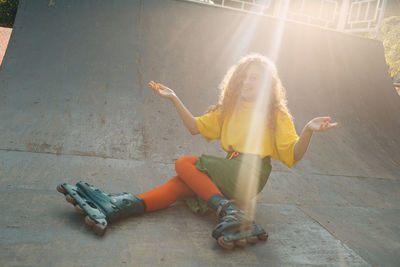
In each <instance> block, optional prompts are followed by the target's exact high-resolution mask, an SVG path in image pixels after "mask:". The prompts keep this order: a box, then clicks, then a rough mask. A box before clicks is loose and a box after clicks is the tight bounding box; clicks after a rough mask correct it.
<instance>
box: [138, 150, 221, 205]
mask: <svg viewBox="0 0 400 267" xmlns="http://www.w3.org/2000/svg"><path fill="white" fill-rule="evenodd" d="M197 158H198V157H195V156H185V157H182V158H179V159H178V160H177V161H176V162H175V170H176V173H177V174H178V176H175V177H174V178H172V179H171V180H169V181H168V182H167V183H166V184H164V185H162V186H160V187H157V188H154V189H153V190H150V191H149V192H146V193H143V194H141V195H138V197H140V198H142V199H143V201H144V203H145V204H146V211H154V210H159V209H163V208H166V207H168V206H169V205H171V204H172V203H174V202H175V201H177V200H178V199H180V198H184V197H192V196H195V195H199V196H200V197H201V198H202V199H204V200H205V201H207V200H208V199H210V197H211V196H213V195H215V194H219V195H221V196H222V193H221V192H220V191H219V189H218V188H217V187H216V186H215V184H214V183H213V182H212V181H211V179H210V178H209V177H208V176H207V175H206V174H205V173H203V172H201V171H199V170H198V169H197V168H196V161H197Z"/></svg>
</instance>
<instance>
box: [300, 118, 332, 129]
mask: <svg viewBox="0 0 400 267" xmlns="http://www.w3.org/2000/svg"><path fill="white" fill-rule="evenodd" d="M330 121H331V117H318V118H314V119H312V120H311V121H310V122H309V123H307V128H308V129H309V130H311V131H313V132H322V131H326V130H329V129H332V128H334V127H336V126H338V123H337V122H335V123H330Z"/></svg>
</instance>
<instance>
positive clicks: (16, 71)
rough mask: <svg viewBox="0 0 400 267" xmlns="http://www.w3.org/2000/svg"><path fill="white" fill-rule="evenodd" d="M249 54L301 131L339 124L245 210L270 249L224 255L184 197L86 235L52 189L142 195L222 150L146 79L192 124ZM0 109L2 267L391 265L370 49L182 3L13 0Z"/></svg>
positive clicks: (381, 93) (374, 53)
mask: <svg viewBox="0 0 400 267" xmlns="http://www.w3.org/2000/svg"><path fill="white" fill-rule="evenodd" d="M251 51H255V52H259V53H263V54H266V55H268V56H269V57H271V58H273V59H274V60H275V61H276V62H277V67H278V70H279V74H280V76H281V79H282V82H283V84H284V86H285V87H286V90H287V93H288V106H289V108H290V110H291V112H292V114H293V116H294V123H295V127H296V130H297V133H298V134H300V133H301V130H302V127H303V126H304V125H305V124H306V123H307V122H308V121H309V120H310V119H312V118H313V117H316V116H322V115H329V116H332V118H333V120H334V121H338V122H339V123H340V125H339V127H338V128H336V129H333V130H331V131H329V132H326V133H316V134H315V135H314V136H313V140H312V143H311V146H310V147H309V150H308V152H307V154H306V155H305V157H304V158H303V159H302V161H300V162H299V163H298V164H297V165H296V166H294V167H293V168H290V169H289V168H287V167H286V166H284V165H282V164H281V163H279V162H277V161H273V171H272V174H271V177H270V178H269V180H268V183H267V186H266V188H264V190H263V191H262V192H261V193H260V195H259V196H258V197H257V213H256V222H257V223H258V224H260V225H262V226H263V227H264V229H266V231H267V232H268V233H269V240H268V242H259V243H258V244H256V245H249V246H246V247H245V248H235V249H233V250H232V251H225V250H224V249H222V248H220V247H219V246H218V245H217V243H216V242H215V240H214V239H213V238H212V237H211V230H212V228H213V227H214V226H215V224H216V220H215V218H214V216H213V215H212V214H208V215H206V216H199V215H195V214H193V213H191V212H190V211H189V210H188V209H187V208H186V206H185V205H184V203H183V202H177V203H175V204H174V205H172V206H170V207H168V208H167V209H164V210H162V211H158V212H152V213H147V214H144V215H141V216H138V217H132V218H127V219H124V220H122V221H119V222H117V223H114V224H111V225H110V226H109V228H108V229H107V232H106V234H105V236H104V237H98V236H96V235H95V234H94V233H93V232H92V231H91V229H90V228H89V227H88V226H86V225H85V224H84V220H83V219H84V217H83V215H81V214H78V213H76V212H75V210H74V208H73V207H72V205H70V204H68V203H67V202H66V201H65V198H64V197H63V196H62V195H61V194H59V193H58V192H57V191H56V186H57V185H58V184H60V183H62V182H67V183H70V184H75V183H76V182H78V181H80V180H83V181H87V182H88V183H90V184H93V185H95V186H96V187H99V188H101V189H102V190H105V191H106V192H109V193H121V192H131V193H134V194H139V193H142V192H145V191H147V190H150V189H152V188H154V187H156V186H159V185H161V184H163V183H165V182H166V181H168V179H170V178H171V177H173V176H174V175H175V171H174V161H175V160H176V159H177V158H179V157H181V156H184V155H200V154H202V153H206V154H212V155H218V156H225V154H224V152H223V151H222V150H221V149H220V146H219V142H216V141H212V142H210V143H207V142H206V141H205V140H204V139H202V137H201V136H198V135H197V136H192V135H190V134H189V133H188V131H187V130H186V129H185V127H184V125H183V124H182V122H181V121H180V119H179V117H178V114H177V112H176V111H175V109H174V107H173V105H172V104H171V103H169V102H168V101H166V100H163V99H160V98H159V97H158V96H156V95H155V93H154V92H153V91H152V90H151V89H150V88H148V86H147V83H148V82H149V81H150V80H156V81H159V82H162V83H164V84H166V85H168V86H169V87H171V88H173V89H174V90H175V91H176V93H177V94H178V96H180V98H181V100H182V101H183V102H184V103H185V105H186V106H187V107H188V108H189V109H190V110H191V111H192V113H193V114H194V115H195V116H199V115H201V114H203V113H204V111H205V110H206V109H207V107H208V106H209V105H212V104H214V103H215V102H216V101H217V96H218V90H217V87H218V84H219V82H220V81H221V79H222V77H223V75H224V73H225V72H226V70H227V69H228V67H229V66H231V65H232V64H233V63H235V62H236V61H237V60H238V59H239V58H240V57H241V56H243V55H245V54H247V53H249V52H251ZM0 101H1V102H0V154H1V157H0V158H1V160H0V210H1V215H2V216H1V217H0V265H1V266H158V265H166V266H398V265H399V264H400V226H399V222H400V208H399V207H400V194H399V191H400V152H399V150H400V116H399V111H400V98H399V96H398V95H397V93H396V91H395V90H394V88H393V85H392V83H391V80H390V77H389V75H388V74H387V71H386V65H385V61H384V54H383V47H382V45H381V44H380V43H379V42H376V41H373V40H367V39H363V38H359V37H355V36H350V35H347V34H343V33H338V32H333V31H327V30H322V29H319V28H314V27H310V26H305V25H299V24H295V23H289V22H288V23H286V24H282V23H281V22H280V21H277V20H274V19H271V18H266V17H259V16H254V15H247V14H245V13H241V12H237V11H234V10H224V9H221V8H217V7H213V6H205V5H200V4H196V3H190V2H186V1H172V0H168V1H154V0H146V1H132V0H130V1H128V0H126V1H123V0H121V1H105V0H104V1H103V0H102V1H99V0H97V1H94V0H87V1H67V0H65V1H61V0H60V1H58V0H55V1H54V0H51V1H48V0H38V1H28V0H20V4H19V8H18V13H17V17H16V21H15V24H14V28H13V32H12V35H11V39H10V43H9V46H8V48H7V52H6V55H5V57H4V59H3V65H2V69H1V72H0Z"/></svg>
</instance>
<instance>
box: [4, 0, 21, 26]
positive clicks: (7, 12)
mask: <svg viewBox="0 0 400 267" xmlns="http://www.w3.org/2000/svg"><path fill="white" fill-rule="evenodd" d="M17 8H18V0H0V26H1V27H9V28H12V26H13V25H14V20H15V15H16V14H17Z"/></svg>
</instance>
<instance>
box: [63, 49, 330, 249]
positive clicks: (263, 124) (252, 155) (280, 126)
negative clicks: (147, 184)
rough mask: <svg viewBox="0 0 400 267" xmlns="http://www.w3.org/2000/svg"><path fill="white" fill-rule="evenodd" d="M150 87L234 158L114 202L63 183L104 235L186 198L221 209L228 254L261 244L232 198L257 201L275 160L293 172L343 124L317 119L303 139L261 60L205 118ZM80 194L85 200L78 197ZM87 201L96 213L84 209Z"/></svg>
mask: <svg viewBox="0 0 400 267" xmlns="http://www.w3.org/2000/svg"><path fill="white" fill-rule="evenodd" d="M149 86H150V87H151V88H152V89H153V90H154V91H156V92H157V93H158V95H159V96H160V97H162V98H165V99H168V100H170V101H171V102H172V103H173V104H174V106H175V108H176V110H177V111H178V113H179V116H180V118H181V119H182V121H183V123H184V125H185V126H186V128H187V129H188V130H189V132H190V133H191V134H193V135H196V134H201V135H202V136H203V137H204V138H205V139H206V140H207V141H210V140H212V139H220V140H221V145H222V148H223V149H224V150H225V151H226V152H227V156H226V157H225V158H220V157H215V156H211V155H201V156H200V157H197V156H185V157H182V158H180V159H178V160H177V161H176V164H175V169H176V173H177V176H175V177H173V178H172V179H170V180H169V181H168V182H167V183H166V184H164V185H162V186H160V187H157V188H155V189H153V190H151V191H149V192H146V193H143V194H140V195H138V196H133V195H131V194H120V195H115V196H111V197H110V196H109V195H106V194H104V193H102V192H101V191H99V190H97V191H96V189H95V188H93V187H91V186H89V185H87V184H85V183H83V182H79V183H78V184H77V185H76V187H74V186H70V185H66V184H63V185H59V186H58V190H59V191H60V192H62V193H64V194H67V200H68V201H70V202H72V203H74V204H76V203H77V204H79V205H78V206H77V207H78V209H80V208H79V207H81V208H83V211H84V212H86V213H88V215H89V216H87V217H86V222H87V223H88V224H89V225H92V226H93V225H94V226H95V227H94V229H95V231H96V232H97V233H99V234H103V233H104V230H105V227H106V225H107V221H113V220H116V219H118V218H121V217H125V216H128V215H134V214H140V213H144V212H149V211H155V210H159V209H163V208H165V207H168V206H169V205H171V204H172V203H174V202H175V201H176V200H178V199H181V198H185V199H186V200H187V203H188V205H189V206H190V208H191V209H192V210H193V211H196V212H198V211H200V212H204V211H205V210H207V207H208V206H209V207H211V208H212V209H214V210H216V211H217V216H218V218H219V220H220V222H219V224H218V225H217V226H216V227H215V228H214V230H213V236H214V237H215V238H216V239H217V240H218V243H219V244H220V245H221V246H223V247H224V248H232V247H233V246H234V245H235V244H236V245H239V246H243V245H245V244H246V243H247V242H255V239H257V238H255V237H257V236H258V238H259V239H263V240H266V239H267V237H268V235H267V234H266V232H265V231H264V230H263V229H262V228H260V227H259V226H257V225H255V224H253V220H252V216H251V211H250V212H249V211H247V212H244V211H242V210H241V209H239V208H237V207H236V206H235V205H234V204H233V203H232V201H231V200H237V201H240V202H242V203H250V202H251V200H252V199H253V198H254V197H255V196H256V195H257V194H258V193H259V192H260V191H261V190H262V189H263V188H264V186H265V184H266V182H267V179H268V177H269V174H270V172H271V164H270V158H274V159H277V160H280V161H281V162H283V163H284V164H285V165H287V166H288V167H292V166H293V165H294V164H296V163H297V162H298V161H299V160H300V159H301V158H302V157H303V156H304V153H305V152H306V150H307V148H308V146H309V143H310V140H311V136H312V134H313V132H316V131H326V130H328V129H331V128H334V127H336V126H337V125H338V124H337V123H331V122H330V121H331V118H330V117H318V118H314V119H312V120H311V121H310V122H309V123H307V124H306V126H305V127H304V129H303V131H302V133H301V135H300V136H298V135H297V134H296V131H295V128H294V126H293V123H292V119H291V115H290V113H289V110H288V108H287V106H286V102H287V101H286V94H285V90H284V88H283V86H282V84H281V81H280V79H279V76H278V74H277V71H276V67H275V65H274V64H273V63H272V62H271V61H270V60H269V59H267V58H266V57H264V56H262V55H260V54H251V55H248V56H245V57H243V58H242V59H240V60H239V62H238V63H237V64H235V65H234V66H232V67H231V68H230V70H229V71H228V72H227V73H226V75H225V77H224V79H223V81H222V83H221V85H220V89H221V94H220V98H219V101H218V103H217V104H216V105H214V106H212V107H211V108H210V109H209V110H208V111H207V112H206V113H205V114H204V115H203V116H201V117H194V116H193V115H192V114H191V113H190V111H189V110H188V109H187V108H186V107H185V106H184V104H183V103H182V102H181V100H180V99H179V97H178V96H177V95H176V94H175V92H174V91H173V90H172V89H170V88H168V87H166V86H164V85H162V84H160V83H155V82H153V81H152V82H150V83H149ZM74 192H78V195H80V196H78V197H74V196H72V195H71V194H73V193H74ZM99 192H101V193H99ZM75 195H76V194H75ZM82 196H83V197H82ZM80 197H81V199H79V198H80ZM87 199H89V202H90V203H92V204H93V205H89V206H93V207H91V208H92V210H91V209H90V208H88V207H87V206H88V205H85V206H83V205H82V204H84V201H87ZM206 204H208V206H207V205H206ZM111 206H114V207H111ZM96 212H97V213H96ZM92 215H96V216H94V217H93V216H92ZM99 218H101V219H99Z"/></svg>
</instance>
